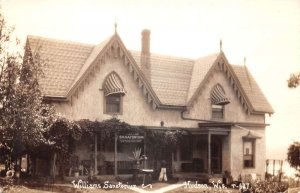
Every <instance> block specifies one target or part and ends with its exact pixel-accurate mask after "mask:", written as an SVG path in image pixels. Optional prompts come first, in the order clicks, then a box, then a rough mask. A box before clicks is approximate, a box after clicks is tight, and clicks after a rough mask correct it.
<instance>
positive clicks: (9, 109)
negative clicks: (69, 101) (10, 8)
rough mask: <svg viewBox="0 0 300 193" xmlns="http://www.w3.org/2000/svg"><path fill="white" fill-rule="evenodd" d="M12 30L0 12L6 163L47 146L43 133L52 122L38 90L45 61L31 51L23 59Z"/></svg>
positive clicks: (0, 104)
mask: <svg viewBox="0 0 300 193" xmlns="http://www.w3.org/2000/svg"><path fill="white" fill-rule="evenodd" d="M13 30H14V29H13V28H12V27H8V26H7V24H6V21H5V19H4V17H3V16H2V15H1V13H0V153H1V158H3V157H5V158H4V159H5V161H6V162H11V161H12V160H14V161H16V160H17V159H18V158H20V156H21V155H22V154H24V153H28V152H30V151H31V150H32V149H33V148H34V147H36V146H38V145H40V144H46V143H48V141H47V139H46V138H45V137H44V133H45V132H46V131H47V130H49V128H50V127H51V125H52V124H53V122H55V119H56V118H55V114H54V109H53V108H52V107H51V106H50V105H47V104H45V103H44V102H43V98H42V95H41V92H40V90H39V84H38V77H39V76H41V75H42V71H41V66H42V65H44V63H45V62H44V61H43V60H42V59H41V58H40V56H39V54H38V52H31V50H26V56H24V57H23V56H22V54H21V51H22V49H21V48H20V44H19V40H18V39H14V38H13Z"/></svg>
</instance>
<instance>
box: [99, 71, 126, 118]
mask: <svg viewBox="0 0 300 193" xmlns="http://www.w3.org/2000/svg"><path fill="white" fill-rule="evenodd" d="M103 90H104V100H105V101H104V113H106V114H122V101H123V100H122V97H123V96H124V95H125V89H124V86H123V82H122V80H121V78H120V77H119V75H118V74H117V73H116V72H111V73H110V74H109V75H107V77H106V78H105V80H104V82H103Z"/></svg>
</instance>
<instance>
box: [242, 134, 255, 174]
mask: <svg viewBox="0 0 300 193" xmlns="http://www.w3.org/2000/svg"><path fill="white" fill-rule="evenodd" d="M243 146H244V148H243V149H244V150H243V151H244V152H243V154H244V168H253V167H254V159H255V140H244V144H243Z"/></svg>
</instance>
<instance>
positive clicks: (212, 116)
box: [211, 104, 225, 120]
mask: <svg viewBox="0 0 300 193" xmlns="http://www.w3.org/2000/svg"><path fill="white" fill-rule="evenodd" d="M217 107H221V108H217ZM215 109H221V111H220V112H222V117H214V114H215V113H214V110H215ZM218 112H219V111H218ZM211 119H213V120H224V119H225V105H216V104H211Z"/></svg>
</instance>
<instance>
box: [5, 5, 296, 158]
mask: <svg viewBox="0 0 300 193" xmlns="http://www.w3.org/2000/svg"><path fill="white" fill-rule="evenodd" d="M0 2H2V3H1V7H2V10H3V11H4V14H5V16H6V19H7V20H8V22H9V24H10V25H14V26H15V27H16V30H15V32H16V34H17V35H18V37H19V38H20V39H21V40H22V41H23V43H25V39H26V36H27V35H28V34H30V35H38V36H45V37H50V38H57V39H64V40H72V41H78V42H86V43H91V44H97V43H100V42H101V41H103V40H104V39H106V38H107V37H109V36H111V35H113V33H114V23H115V21H117V24H118V28H117V30H118V33H119V35H120V36H121V38H122V40H123V42H124V43H125V45H126V47H127V48H128V49H133V50H140V39H141V37H140V32H141V30H142V29H144V28H148V29H150V30H151V52H153V53H160V54H168V55H175V56H183V57H188V58H197V57H201V56H204V55H206V54H210V53H214V52H218V51H219V41H220V39H222V41H223V51H224V52H225V54H226V56H227V59H228V60H229V62H230V63H232V64H241V65H243V61H244V57H246V58H247V60H246V65H247V67H248V69H249V70H250V72H251V73H252V75H253V76H254V77H255V79H256V81H257V82H258V84H259V85H260V87H261V89H262V90H263V92H264V94H265V95H266V97H267V98H268V100H269V101H270V103H271V105H272V106H273V108H274V110H275V114H274V115H272V116H271V117H270V118H268V119H267V122H268V123H270V124H271V126H270V127H268V128H267V156H268V158H282V159H284V158H285V157H286V156H285V151H284V150H285V149H287V147H288V145H289V144H291V143H292V142H293V141H295V140H298V141H300V87H299V88H297V89H289V88H287V82H286V80H287V79H288V78H289V75H290V73H292V72H299V71H300V1H299V0H285V1H283V0H248V1H245V0H226V1H225V0H211V1H209V0H205V1H201V0H194V1H192V0H170V1H162V0H149V1H146V0H144V1H141V0H106V1H102V0H26V1H24V0H2V1H1V0H0ZM278 152H280V153H278Z"/></svg>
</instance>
